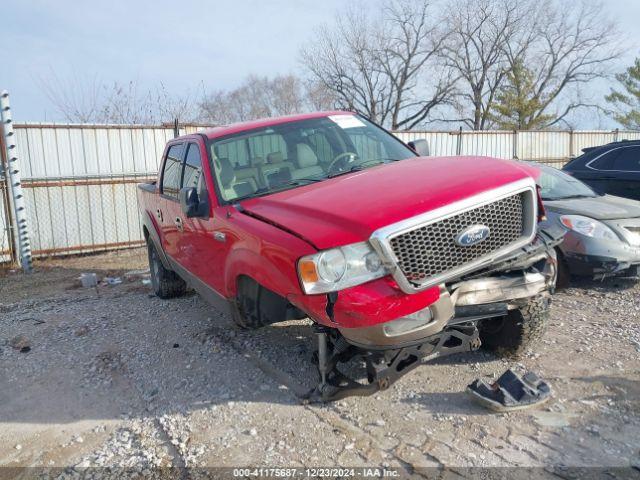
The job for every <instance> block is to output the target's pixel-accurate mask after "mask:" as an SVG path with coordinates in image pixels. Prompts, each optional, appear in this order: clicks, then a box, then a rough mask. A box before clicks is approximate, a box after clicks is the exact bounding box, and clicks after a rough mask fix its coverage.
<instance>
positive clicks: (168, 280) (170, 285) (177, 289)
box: [147, 241, 187, 299]
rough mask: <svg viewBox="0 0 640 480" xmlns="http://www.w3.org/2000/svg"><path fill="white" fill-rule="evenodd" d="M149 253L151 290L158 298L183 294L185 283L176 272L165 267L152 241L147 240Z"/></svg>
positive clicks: (185, 289)
mask: <svg viewBox="0 0 640 480" xmlns="http://www.w3.org/2000/svg"><path fill="white" fill-rule="evenodd" d="M147 252H148V254H149V270H150V271H151V286H152V287H153V292H154V293H155V294H156V295H157V296H158V297H160V298H163V299H166V298H175V297H180V296H182V295H184V293H185V292H186V291H187V284H186V283H185V281H184V280H182V279H181V278H180V277H179V276H178V274H176V272H174V271H172V270H169V269H167V268H165V266H164V265H163V264H162V261H161V260H160V256H159V255H158V251H157V250H156V246H155V245H154V244H153V242H151V241H148V242H147Z"/></svg>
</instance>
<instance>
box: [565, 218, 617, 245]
mask: <svg viewBox="0 0 640 480" xmlns="http://www.w3.org/2000/svg"><path fill="white" fill-rule="evenodd" d="M560 222H561V223H562V224H563V225H564V226H565V227H567V228H568V229H569V230H573V231H574V232H578V233H580V234H582V235H586V236H587V237H593V238H602V239H605V240H618V241H620V238H618V236H617V235H616V234H615V233H614V232H613V230H611V229H610V228H609V227H607V226H606V225H605V224H604V223H602V222H599V221H598V220H595V219H593V218H589V217H583V216H582V215H562V216H560Z"/></svg>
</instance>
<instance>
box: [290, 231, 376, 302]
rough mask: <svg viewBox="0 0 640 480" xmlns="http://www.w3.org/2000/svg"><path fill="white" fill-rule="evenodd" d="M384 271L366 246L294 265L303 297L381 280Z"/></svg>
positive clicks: (320, 254) (337, 250) (334, 250)
mask: <svg viewBox="0 0 640 480" xmlns="http://www.w3.org/2000/svg"><path fill="white" fill-rule="evenodd" d="M386 274H387V270H386V268H385V267H384V265H383V264H382V260H381V259H380V257H379V255H378V254H377V253H376V252H375V251H374V250H373V248H371V245H369V243H368V242H360V243H353V244H351V245H345V246H343V247H338V248H332V249H330V250H324V251H322V252H318V253H315V254H313V255H307V256H306V257H302V258H301V259H300V260H299V261H298V276H299V278H300V283H301V284H302V287H303V288H304V291H305V293H307V294H314V293H329V292H335V291H338V290H343V289H345V288H348V287H354V286H356V285H360V284H362V283H365V282H369V281H371V280H375V279H377V278H381V277H384V276H385V275H386Z"/></svg>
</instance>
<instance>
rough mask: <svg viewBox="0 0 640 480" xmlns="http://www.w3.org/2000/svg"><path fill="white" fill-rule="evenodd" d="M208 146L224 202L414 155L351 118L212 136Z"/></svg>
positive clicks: (359, 119)
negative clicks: (214, 137)
mask: <svg viewBox="0 0 640 480" xmlns="http://www.w3.org/2000/svg"><path fill="white" fill-rule="evenodd" d="M209 148H210V151H211V158H212V160H213V164H214V172H215V175H216V180H217V184H218V186H219V191H220V195H221V197H222V199H223V200H224V201H225V202H233V201H237V200H241V199H245V198H250V197H255V196H262V195H268V194H270V193H275V192H278V191H282V190H287V189H290V188H296V187H298V186H301V185H307V184H309V183H314V182H320V181H323V180H326V179H328V178H332V177H336V176H338V175H343V174H347V173H350V172H355V171H359V170H363V169H366V168H371V167H373V166H376V165H380V164H382V163H389V162H393V161H398V160H404V159H407V158H411V157H415V156H416V154H415V153H414V152H413V151H412V150H411V149H409V148H408V147H407V146H406V145H404V144H403V143H402V142H400V141H399V140H398V139H396V138H395V137H394V136H393V135H391V134H390V133H388V132H386V131H385V130H383V129H381V128H379V127H377V126H376V125H374V124H372V123H371V122H369V121H367V120H366V119H364V118H362V117H360V116H357V115H352V114H341V115H330V116H327V117H320V118H313V119H308V120H299V121H293V122H287V123H283V124H279V125H273V126H269V127H266V128H261V129H254V130H249V131H245V132H241V133H238V134H234V135H228V136H224V137H220V138H216V139H214V140H212V141H211V142H210V145H209Z"/></svg>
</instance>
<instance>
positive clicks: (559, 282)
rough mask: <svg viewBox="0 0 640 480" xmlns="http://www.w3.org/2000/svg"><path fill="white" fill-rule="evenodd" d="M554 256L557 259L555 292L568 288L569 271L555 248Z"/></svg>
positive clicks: (569, 280) (562, 257)
mask: <svg viewBox="0 0 640 480" xmlns="http://www.w3.org/2000/svg"><path fill="white" fill-rule="evenodd" d="M556 256H557V258H558V274H557V275H556V290H562V289H565V288H569V284H570V283H571V272H570V271H569V265H567V261H566V260H565V259H564V255H562V252H561V251H560V250H559V249H557V248H556Z"/></svg>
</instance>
